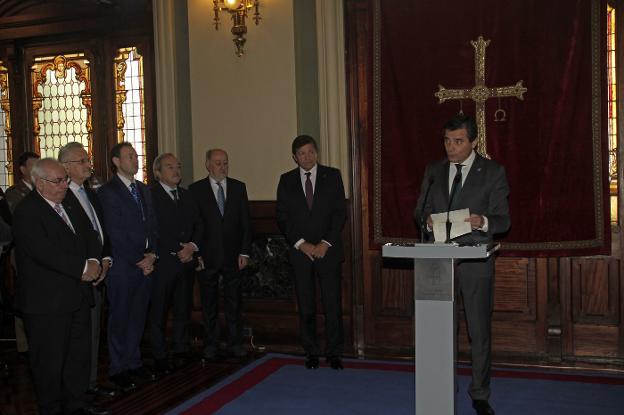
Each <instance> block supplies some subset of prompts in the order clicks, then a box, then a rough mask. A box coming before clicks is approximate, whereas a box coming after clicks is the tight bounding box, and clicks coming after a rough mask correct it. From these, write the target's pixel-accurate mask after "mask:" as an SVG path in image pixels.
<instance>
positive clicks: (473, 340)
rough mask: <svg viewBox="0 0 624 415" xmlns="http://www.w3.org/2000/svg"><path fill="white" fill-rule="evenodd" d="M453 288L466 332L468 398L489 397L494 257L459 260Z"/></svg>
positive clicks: (485, 398)
mask: <svg viewBox="0 0 624 415" xmlns="http://www.w3.org/2000/svg"><path fill="white" fill-rule="evenodd" d="M456 272H457V275H456V280H457V285H456V287H457V289H458V290H459V293H460V294H461V296H462V300H463V303H464V311H465V314H466V325H467V328H468V335H469V336H470V352H471V357H472V382H471V383H470V386H469V389H468V394H469V395H470V397H471V398H472V399H483V400H487V399H489V398H490V366H491V360H492V359H491V342H492V340H491V338H492V307H493V304H494V258H493V257H490V258H487V259H485V260H461V261H458V262H457V267H456Z"/></svg>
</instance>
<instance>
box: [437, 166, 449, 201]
mask: <svg viewBox="0 0 624 415" xmlns="http://www.w3.org/2000/svg"><path fill="white" fill-rule="evenodd" d="M450 168H451V163H450V162H449V161H448V160H446V162H445V163H444V164H443V165H442V168H441V169H440V175H439V176H438V177H437V178H436V179H437V180H440V183H442V186H440V187H439V188H440V189H442V193H443V194H442V199H443V200H444V206H448V204H449V193H450V189H449V169H450Z"/></svg>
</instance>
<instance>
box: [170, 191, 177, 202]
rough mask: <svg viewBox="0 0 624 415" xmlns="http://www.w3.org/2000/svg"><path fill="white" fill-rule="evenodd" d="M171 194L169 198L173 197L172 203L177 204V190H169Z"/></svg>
mask: <svg viewBox="0 0 624 415" xmlns="http://www.w3.org/2000/svg"><path fill="white" fill-rule="evenodd" d="M169 191H170V192H171V196H173V201H174V202H176V203H178V189H173V190H169Z"/></svg>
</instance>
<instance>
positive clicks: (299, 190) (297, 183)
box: [290, 167, 318, 210]
mask: <svg viewBox="0 0 624 415" xmlns="http://www.w3.org/2000/svg"><path fill="white" fill-rule="evenodd" d="M317 174H318V171H317ZM290 185H291V186H292V187H293V190H294V191H293V192H292V194H293V195H297V196H296V198H297V200H298V203H299V204H300V205H301V206H302V207H301V209H308V202H307V200H306V197H305V191H304V190H303V186H302V184H301V171H300V170H299V167H297V168H296V169H295V170H292V176H291V184H290ZM315 193H316V192H315ZM312 206H313V207H314V202H313V203H312ZM308 210H309V209H308Z"/></svg>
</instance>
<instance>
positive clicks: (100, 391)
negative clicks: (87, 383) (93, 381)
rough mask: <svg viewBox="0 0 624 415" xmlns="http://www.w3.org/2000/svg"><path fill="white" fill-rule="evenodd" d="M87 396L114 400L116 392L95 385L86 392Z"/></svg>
mask: <svg viewBox="0 0 624 415" xmlns="http://www.w3.org/2000/svg"><path fill="white" fill-rule="evenodd" d="M87 395H91V396H97V397H101V398H114V397H115V396H116V395H117V391H116V390H115V389H113V388H107V387H105V386H100V385H95V386H94V387H92V388H89V389H88V390H87Z"/></svg>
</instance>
